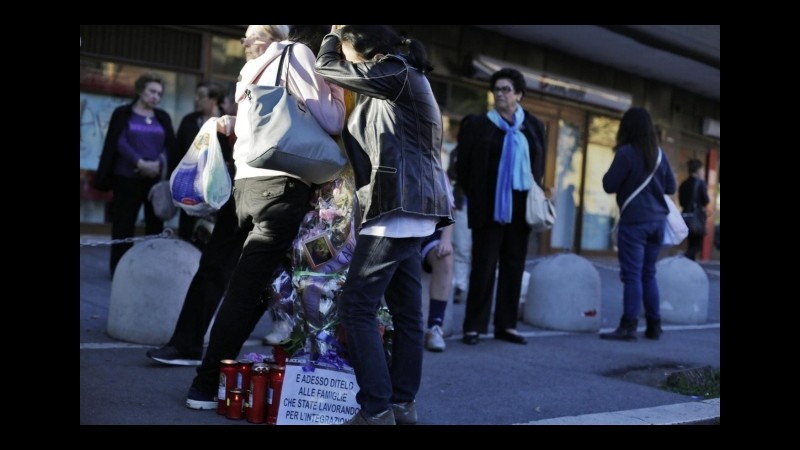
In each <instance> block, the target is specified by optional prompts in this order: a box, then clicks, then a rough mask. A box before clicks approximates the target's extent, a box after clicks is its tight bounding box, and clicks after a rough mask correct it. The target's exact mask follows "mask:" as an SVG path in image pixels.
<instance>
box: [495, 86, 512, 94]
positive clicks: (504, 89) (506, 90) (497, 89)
mask: <svg viewBox="0 0 800 450" xmlns="http://www.w3.org/2000/svg"><path fill="white" fill-rule="evenodd" d="M513 90H514V88H512V87H511V86H495V87H493V88H492V92H497V93H500V92H502V93H504V94H508V93H509V92H511V91H513Z"/></svg>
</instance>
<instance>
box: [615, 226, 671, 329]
mask: <svg viewBox="0 0 800 450" xmlns="http://www.w3.org/2000/svg"><path fill="white" fill-rule="evenodd" d="M663 238H664V221H663V220H658V221H654V222H639V223H631V224H626V223H621V224H620V226H619V241H618V249H619V253H618V256H619V268H620V279H621V280H622V283H623V284H624V285H625V287H624V290H623V296H622V298H623V302H624V308H623V313H622V318H623V319H628V320H638V318H639V311H640V309H639V308H640V305H641V304H642V303H643V302H644V314H645V317H646V318H648V319H652V320H661V314H660V312H659V301H660V300H659V297H658V283H657V282H656V259H658V252H659V251H660V250H661V241H662V240H663Z"/></svg>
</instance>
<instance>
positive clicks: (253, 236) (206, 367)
mask: <svg viewBox="0 0 800 450" xmlns="http://www.w3.org/2000/svg"><path fill="white" fill-rule="evenodd" d="M233 195H234V200H235V201H236V215H237V218H238V222H239V226H240V227H242V228H246V227H251V228H252V230H251V231H250V232H249V233H248V235H247V238H246V239H245V242H244V246H243V247H242V254H241V256H240V258H239V262H238V263H237V264H236V268H235V269H234V271H233V275H232V276H231V280H230V284H229V285H228V291H227V292H226V294H225V298H224V299H223V300H222V305H221V306H220V308H219V312H218V313H217V319H216V321H214V326H213V327H211V339H210V342H209V344H208V350H207V351H206V354H205V357H204V358H203V362H202V364H201V365H200V366H199V367H198V368H197V376H196V377H195V379H194V381H193V383H192V385H193V386H194V387H195V388H196V389H199V390H200V391H201V392H204V393H207V394H213V393H214V392H216V388H217V385H218V380H219V369H220V361H221V360H223V359H236V358H237V357H238V355H239V352H240V351H241V350H242V345H243V344H244V342H245V341H246V340H247V338H248V337H249V336H250V333H252V332H253V329H254V328H255V327H256V324H257V323H258V320H259V319H260V318H261V316H262V315H263V314H264V311H265V310H266V304H265V303H263V302H261V299H260V297H261V293H262V291H264V289H266V288H267V286H268V285H269V283H270V282H272V279H273V276H274V274H275V269H277V268H278V266H279V265H280V263H281V262H283V261H284V260H285V259H286V257H287V251H288V250H289V249H290V247H291V245H292V241H293V240H294V238H295V237H296V236H297V232H298V229H299V227H300V222H301V221H302V219H303V217H304V216H305V214H306V213H307V212H308V211H309V210H310V209H311V206H310V205H309V197H310V195H311V188H310V187H308V186H307V185H305V184H304V183H302V182H301V181H298V180H296V179H294V178H291V177H259V178H244V179H241V180H236V182H235V187H234V191H233Z"/></svg>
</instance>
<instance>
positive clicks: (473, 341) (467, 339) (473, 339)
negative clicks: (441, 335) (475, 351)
mask: <svg viewBox="0 0 800 450" xmlns="http://www.w3.org/2000/svg"><path fill="white" fill-rule="evenodd" d="M461 341H462V342H464V343H465V344H467V345H478V342H480V341H481V335H480V334H478V333H475V334H467V333H464V337H462V338H461Z"/></svg>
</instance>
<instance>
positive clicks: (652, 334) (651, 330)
mask: <svg viewBox="0 0 800 450" xmlns="http://www.w3.org/2000/svg"><path fill="white" fill-rule="evenodd" d="M661 333H662V331H661V320H660V319H659V320H656V319H647V328H646V329H645V330H644V337H646V338H647V339H652V340H654V341H657V340H658V339H659V338H660V337H661Z"/></svg>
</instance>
